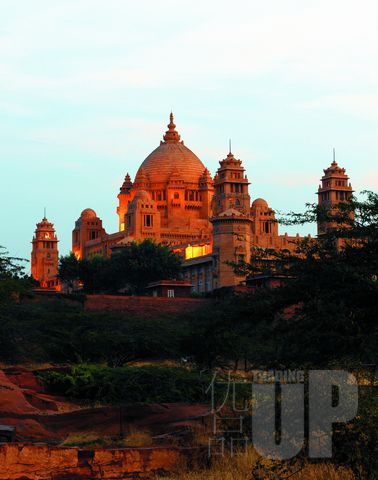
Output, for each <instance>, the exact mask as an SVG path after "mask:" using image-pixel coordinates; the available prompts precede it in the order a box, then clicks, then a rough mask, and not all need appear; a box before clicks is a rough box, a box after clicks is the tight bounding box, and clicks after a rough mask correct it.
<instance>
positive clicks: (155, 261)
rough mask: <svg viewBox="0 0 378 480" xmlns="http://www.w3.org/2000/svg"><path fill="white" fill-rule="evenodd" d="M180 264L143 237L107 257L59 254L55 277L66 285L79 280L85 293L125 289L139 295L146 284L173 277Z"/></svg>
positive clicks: (174, 256)
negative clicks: (57, 270)
mask: <svg viewBox="0 0 378 480" xmlns="http://www.w3.org/2000/svg"><path fill="white" fill-rule="evenodd" d="M180 266H181V258H180V256H179V255H177V254H175V253H173V252H172V251H171V250H170V249H169V248H168V247H165V246H163V245H161V244H157V243H155V242H153V241H152V240H149V239H147V240H144V241H142V242H132V243H131V244H129V245H127V246H125V247H124V248H123V249H122V250H121V251H120V252H117V253H115V254H113V255H112V256H111V257H110V258H109V257H104V256H101V255H95V256H93V257H90V258H85V259H82V260H77V259H76V257H75V256H74V255H73V254H70V255H69V256H67V257H62V258H61V259H60V263H59V277H60V278H61V279H62V280H63V281H66V282H67V283H68V284H69V285H73V283H74V281H75V280H79V281H81V282H82V283H83V284H84V290H85V291H86V292H87V293H97V292H115V291H117V290H120V289H127V290H129V292H131V293H136V294H139V295H141V294H143V293H144V291H145V287H146V286H147V284H148V283H150V282H153V281H156V280H161V279H167V278H174V277H176V276H177V275H178V274H179V271H180Z"/></svg>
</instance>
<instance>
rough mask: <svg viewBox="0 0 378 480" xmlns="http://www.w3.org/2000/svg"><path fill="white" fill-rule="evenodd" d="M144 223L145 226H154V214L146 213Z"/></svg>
mask: <svg viewBox="0 0 378 480" xmlns="http://www.w3.org/2000/svg"><path fill="white" fill-rule="evenodd" d="M143 225H144V226H145V227H148V228H151V227H152V226H153V216H152V215H150V214H147V215H144V222H143Z"/></svg>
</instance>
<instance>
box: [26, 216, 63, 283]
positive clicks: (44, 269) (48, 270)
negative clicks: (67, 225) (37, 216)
mask: <svg viewBox="0 0 378 480" xmlns="http://www.w3.org/2000/svg"><path fill="white" fill-rule="evenodd" d="M36 226H37V228H36V230H35V234H34V237H33V240H32V245H33V247H32V253H31V272H32V277H33V278H34V280H37V281H38V282H39V285H40V287H41V288H45V289H53V290H60V284H59V280H58V278H57V275H58V261H59V258H58V238H57V236H56V233H55V229H54V224H53V223H51V222H49V221H48V220H47V218H46V214H45V215H44V217H43V219H42V220H41V221H40V222H39V223H37V225H36Z"/></svg>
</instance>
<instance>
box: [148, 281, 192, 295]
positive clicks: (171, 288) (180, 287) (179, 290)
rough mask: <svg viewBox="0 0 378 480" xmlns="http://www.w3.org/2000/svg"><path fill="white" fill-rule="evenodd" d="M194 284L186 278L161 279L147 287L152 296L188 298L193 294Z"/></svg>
mask: <svg viewBox="0 0 378 480" xmlns="http://www.w3.org/2000/svg"><path fill="white" fill-rule="evenodd" d="M192 288H193V285H192V284H191V283H190V282H187V281H186V280H159V281H158V282H153V283H149V284H148V285H147V287H146V291H147V294H148V295H151V296H152V297H166V298H188V297H190V296H191V294H192Z"/></svg>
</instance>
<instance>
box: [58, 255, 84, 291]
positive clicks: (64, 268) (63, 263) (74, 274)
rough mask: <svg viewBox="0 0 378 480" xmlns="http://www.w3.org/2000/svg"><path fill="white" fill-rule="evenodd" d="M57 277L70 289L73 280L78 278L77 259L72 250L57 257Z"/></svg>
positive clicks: (72, 285) (73, 282)
mask: <svg viewBox="0 0 378 480" xmlns="http://www.w3.org/2000/svg"><path fill="white" fill-rule="evenodd" d="M59 278H60V280H62V281H63V282H65V283H66V284H67V285H68V287H69V288H71V289H72V288H73V287H74V284H75V281H76V280H78V278H79V261H78V259H77V258H76V255H75V254H74V253H73V252H71V253H70V254H69V255H66V256H64V257H60V258H59Z"/></svg>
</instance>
